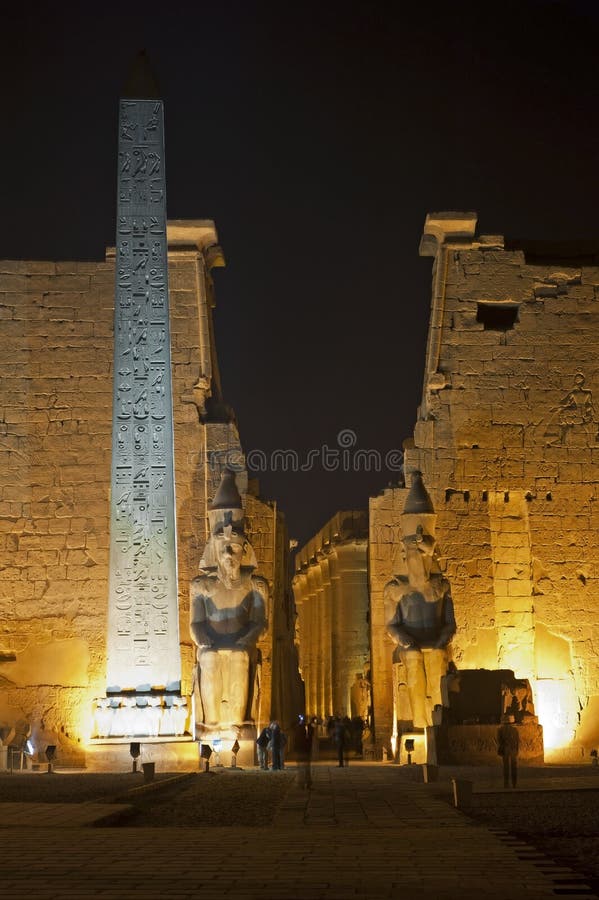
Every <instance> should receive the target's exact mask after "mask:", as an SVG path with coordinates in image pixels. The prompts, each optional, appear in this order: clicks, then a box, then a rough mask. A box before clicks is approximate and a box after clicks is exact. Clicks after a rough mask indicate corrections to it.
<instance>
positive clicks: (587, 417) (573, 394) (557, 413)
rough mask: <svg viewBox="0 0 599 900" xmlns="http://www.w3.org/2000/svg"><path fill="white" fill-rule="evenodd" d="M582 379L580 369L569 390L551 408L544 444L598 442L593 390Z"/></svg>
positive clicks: (583, 377) (555, 445)
mask: <svg viewBox="0 0 599 900" xmlns="http://www.w3.org/2000/svg"><path fill="white" fill-rule="evenodd" d="M585 381H586V379H585V376H584V375H583V374H582V372H577V373H576V375H575V376H574V382H573V384H572V387H571V388H570V390H569V391H568V393H567V394H566V395H565V396H564V397H563V398H562V399H561V400H560V402H559V404H558V405H557V406H555V407H553V409H552V410H551V413H550V416H549V419H548V421H547V423H546V425H545V430H544V439H545V445H546V446H547V447H563V446H568V445H574V446H578V445H588V444H594V443H596V442H597V436H598V435H597V431H598V420H597V414H596V412H595V408H594V406H593V393H592V391H591V390H590V389H589V388H588V387H585Z"/></svg>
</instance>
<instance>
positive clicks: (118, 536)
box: [107, 96, 181, 693]
mask: <svg viewBox="0 0 599 900" xmlns="http://www.w3.org/2000/svg"><path fill="white" fill-rule="evenodd" d="M118 158H119V163H118V196H117V229H116V294H115V313H114V393H113V418H112V428H113V435H112V481H111V500H110V584H109V610H108V645H107V653H108V663H107V688H108V692H109V693H116V692H120V691H123V690H146V691H147V690H149V689H151V688H162V689H167V690H171V691H172V690H178V689H180V679H181V662H180V651H179V626H178V604H177V553H176V530H175V482H174V462H173V409H172V396H171V355H170V329H169V291H168V271H167V236H166V183H165V170H164V126H163V104H162V101H161V100H158V99H152V100H148V99H135V96H134V97H133V98H128V97H126V98H123V99H122V100H121V101H120V115H119V146H118Z"/></svg>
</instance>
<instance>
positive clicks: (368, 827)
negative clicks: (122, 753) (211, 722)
mask: <svg viewBox="0 0 599 900" xmlns="http://www.w3.org/2000/svg"><path fill="white" fill-rule="evenodd" d="M264 775H265V777H268V773H264ZM435 793H438V787H436V786H435V785H424V784H418V783H416V782H415V781H410V780H409V779H408V778H407V777H406V775H405V772H403V773H402V772H401V770H398V769H397V768H396V767H393V766H382V765H352V766H350V767H349V768H347V769H337V768H333V767H330V766H327V765H320V766H316V767H314V786H313V789H312V790H311V791H309V792H308V791H305V790H303V789H301V788H300V787H298V786H296V785H294V786H293V787H292V788H291V789H290V791H289V793H288V794H287V796H286V798H285V800H284V802H283V804H282V805H281V807H280V808H279V811H278V814H277V815H276V817H275V820H274V822H273V824H272V825H271V826H269V827H261V828H239V827H234V826H233V827H214V828H207V829H201V828H188V827H183V828H176V827H165V828H152V829H149V828H143V827H136V828H131V827H127V825H126V824H124V825H122V826H120V827H115V826H110V827H104V828H89V827H81V823H80V821H79V820H74V819H73V818H72V817H73V816H74V815H75V814H79V812H80V810H81V808H86V807H87V808H88V809H91V807H93V806H97V807H100V806H101V807H105V805H106V804H93V803H86V804H75V805H74V804H69V805H68V806H67V805H64V806H62V813H61V812H60V811H57V818H56V819H55V823H54V824H55V826H57V825H58V824H60V825H61V826H62V827H49V826H50V824H51V819H50V818H49V819H48V820H47V824H32V823H34V822H35V819H34V818H32V819H30V823H29V825H28V826H27V827H23V826H22V825H16V824H15V821H14V819H13V821H12V822H11V811H10V810H9V809H7V808H6V807H7V806H9V804H0V822H2V824H4V826H5V827H4V828H2V830H1V831H0V848H1V849H0V853H1V864H0V894H1V895H2V896H7V897H8V896H25V895H26V896H35V897H36V900H54V898H57V900H58V898H60V900H62V898H71V897H82V898H83V897H93V898H107V900H108V898H110V900H113V898H114V900H116V898H130V897H131V896H133V895H136V896H140V897H143V898H144V900H154V898H159V897H160V898H163V897H168V898H169V900H170V898H181V900H183V898H185V900H187V898H189V900H191V898H194V900H213V898H214V900H216V898H221V897H225V898H236V900H241V898H243V900H277V898H280V900H285V898H297V900H302V898H306V900H320V898H322V900H354V898H356V900H370V898H373V900H375V898H376V900H378V898H393V900H397V898H400V897H401V898H406V897H408V896H409V897H417V898H419V897H439V898H456V900H462V898H475V897H476V898H481V900H485V898H501V900H512V898H547V897H556V896H559V895H560V894H564V893H565V894H567V895H568V896H570V897H577V896H578V897H583V896H584V897H592V896H596V895H594V894H592V893H590V892H589V891H588V890H585V888H584V883H583V882H582V881H581V880H580V879H576V878H575V877H574V876H573V875H572V873H571V872H570V871H569V870H568V869H565V868H563V867H559V866H557V865H555V864H554V863H552V862H550V861H549V860H547V859H546V858H545V857H543V855H542V854H539V853H538V852H537V851H535V850H534V849H533V848H531V847H528V846H527V845H526V844H523V843H522V842H520V841H518V840H516V839H512V838H510V837H509V835H507V834H506V833H505V832H504V833H493V832H491V831H490V830H489V829H488V828H486V827H484V826H481V825H478V824H475V823H473V822H472V821H471V820H470V819H468V818H467V817H466V816H465V815H463V814H462V813H461V812H459V811H458V810H455V809H453V808H452V807H451V806H449V805H448V804H447V803H445V802H444V801H443V800H441V799H438V798H437V797H436V796H435ZM156 798H157V801H158V798H159V792H158V791H157V792H156ZM49 805H50V804H46V806H49ZM30 811H32V810H30ZM99 811H100V812H102V813H104V812H105V810H104V809H102V810H99ZM12 812H13V814H14V812H15V810H14V808H13V810H12Z"/></svg>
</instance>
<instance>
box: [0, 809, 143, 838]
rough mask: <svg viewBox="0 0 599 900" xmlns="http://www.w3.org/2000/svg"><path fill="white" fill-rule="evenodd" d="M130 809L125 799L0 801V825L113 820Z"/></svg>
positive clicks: (65, 824)
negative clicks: (61, 801) (106, 800)
mask: <svg viewBox="0 0 599 900" xmlns="http://www.w3.org/2000/svg"><path fill="white" fill-rule="evenodd" d="M131 809H132V807H131V805H130V804H128V803H0V828H2V829H5V828H18V827H20V826H27V827H29V828H73V827H82V826H87V825H99V824H101V823H103V822H109V821H112V820H115V821H116V820H118V819H120V818H122V817H123V816H124V815H126V814H127V813H128V812H130V811H131ZM1 840H2V839H0V843H1Z"/></svg>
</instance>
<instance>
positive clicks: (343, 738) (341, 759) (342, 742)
mask: <svg viewBox="0 0 599 900" xmlns="http://www.w3.org/2000/svg"><path fill="white" fill-rule="evenodd" d="M332 736H333V743H334V744H335V746H336V747H337V759H338V763H337V765H338V766H339V767H341V768H343V766H344V765H345V748H346V747H347V743H348V741H349V733H348V731H347V728H346V725H345V722H344V720H343V719H342V718H341V716H336V717H335V721H334V722H333V728H332Z"/></svg>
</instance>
